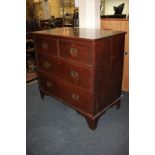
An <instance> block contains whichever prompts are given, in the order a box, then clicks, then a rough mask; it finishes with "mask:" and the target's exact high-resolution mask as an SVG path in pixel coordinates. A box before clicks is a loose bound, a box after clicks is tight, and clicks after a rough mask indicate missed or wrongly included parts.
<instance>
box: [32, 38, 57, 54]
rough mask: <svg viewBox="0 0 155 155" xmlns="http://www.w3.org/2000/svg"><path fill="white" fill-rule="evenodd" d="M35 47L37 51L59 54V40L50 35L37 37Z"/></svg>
mask: <svg viewBox="0 0 155 155" xmlns="http://www.w3.org/2000/svg"><path fill="white" fill-rule="evenodd" d="M35 47H36V50H37V52H40V53H48V54H51V55H57V50H58V49H57V40H56V39H54V38H48V37H36V38H35Z"/></svg>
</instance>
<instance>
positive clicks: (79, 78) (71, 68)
mask: <svg viewBox="0 0 155 155" xmlns="http://www.w3.org/2000/svg"><path fill="white" fill-rule="evenodd" d="M37 64H38V68H39V70H43V71H46V72H47V73H49V74H51V75H55V76H58V77H59V78H61V79H63V80H66V81H67V82H69V83H71V84H75V85H77V86H79V87H82V88H84V89H87V90H88V91H91V79H92V76H91V68H84V67H80V66H78V65H75V64H72V63H67V62H64V61H61V60H58V59H56V58H53V57H51V56H47V55H44V54H37Z"/></svg>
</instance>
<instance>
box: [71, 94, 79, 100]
mask: <svg viewBox="0 0 155 155" xmlns="http://www.w3.org/2000/svg"><path fill="white" fill-rule="evenodd" d="M72 99H73V100H74V101H78V100H79V95H77V94H75V93H73V94H72Z"/></svg>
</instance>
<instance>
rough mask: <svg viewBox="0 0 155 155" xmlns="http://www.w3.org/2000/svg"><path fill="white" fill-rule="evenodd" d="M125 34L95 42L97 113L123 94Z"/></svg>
mask: <svg viewBox="0 0 155 155" xmlns="http://www.w3.org/2000/svg"><path fill="white" fill-rule="evenodd" d="M124 38H125V36H124V34H122V35H116V36H113V37H109V38H104V39H102V40H98V41H96V43H95V63H94V64H95V68H94V70H95V76H94V80H95V83H94V92H95V109H96V113H97V112H100V111H102V110H103V109H105V108H106V107H108V106H110V105H111V104H112V103H113V102H114V101H115V100H116V99H117V98H119V97H120V96H121V87H122V75H123V57H124Z"/></svg>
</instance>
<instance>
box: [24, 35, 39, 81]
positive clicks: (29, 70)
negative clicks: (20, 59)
mask: <svg viewBox="0 0 155 155" xmlns="http://www.w3.org/2000/svg"><path fill="white" fill-rule="evenodd" d="M35 79H37V72H36V60H35V52H34V43H33V38H32V33H27V36H26V82H27V83H28V82H31V81H33V80H35Z"/></svg>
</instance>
